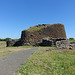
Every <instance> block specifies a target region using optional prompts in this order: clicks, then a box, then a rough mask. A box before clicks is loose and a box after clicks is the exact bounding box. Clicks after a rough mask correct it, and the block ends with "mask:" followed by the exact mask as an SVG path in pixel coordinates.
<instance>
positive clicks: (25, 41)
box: [7, 23, 66, 46]
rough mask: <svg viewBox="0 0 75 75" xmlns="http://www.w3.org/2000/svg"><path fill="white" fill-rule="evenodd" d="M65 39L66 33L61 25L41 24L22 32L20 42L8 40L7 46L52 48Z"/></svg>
mask: <svg viewBox="0 0 75 75" xmlns="http://www.w3.org/2000/svg"><path fill="white" fill-rule="evenodd" d="M45 37H46V38H45ZM48 37H49V38H48ZM65 39H66V33H65V28H64V25H63V24H60V23H56V24H42V25H36V26H33V27H30V28H29V29H27V30H23V31H22V34H21V40H20V41H16V40H8V41H7V46H26V45H27V46H28V45H40V46H52V45H56V41H60V40H65Z"/></svg>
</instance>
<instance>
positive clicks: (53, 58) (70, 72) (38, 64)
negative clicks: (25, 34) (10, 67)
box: [16, 47, 75, 75]
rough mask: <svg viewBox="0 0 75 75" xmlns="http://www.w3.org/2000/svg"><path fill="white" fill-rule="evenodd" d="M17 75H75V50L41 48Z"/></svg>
mask: <svg viewBox="0 0 75 75" xmlns="http://www.w3.org/2000/svg"><path fill="white" fill-rule="evenodd" d="M47 49H50V50H49V51H46V50H47ZM16 75H75V50H52V49H51V48H49V47H40V48H39V49H38V50H37V51H36V52H35V53H33V54H32V55H31V56H30V58H29V59H28V61H27V62H25V63H24V64H23V65H22V67H21V68H20V70H18V71H17V74H16Z"/></svg>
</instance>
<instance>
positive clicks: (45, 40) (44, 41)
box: [35, 37, 53, 46]
mask: <svg viewBox="0 0 75 75" xmlns="http://www.w3.org/2000/svg"><path fill="white" fill-rule="evenodd" d="M35 45H36V46H52V45H53V41H52V40H50V38H49V37H46V38H43V39H42V41H41V42H37V43H36V44H35Z"/></svg>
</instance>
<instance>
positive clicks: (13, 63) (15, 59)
mask: <svg viewBox="0 0 75 75" xmlns="http://www.w3.org/2000/svg"><path fill="white" fill-rule="evenodd" d="M37 49H38V48H37V47H36V48H31V49H28V50H22V51H19V52H15V53H12V54H9V55H7V56H3V57H0V75H15V72H16V71H17V70H18V69H19V68H20V67H21V64H23V63H24V62H25V61H26V60H27V58H28V57H29V56H30V55H31V54H32V53H33V52H34V51H36V50H37Z"/></svg>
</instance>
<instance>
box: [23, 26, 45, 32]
mask: <svg viewBox="0 0 75 75" xmlns="http://www.w3.org/2000/svg"><path fill="white" fill-rule="evenodd" d="M43 28H46V27H45V26H41V27H37V26H33V27H30V28H29V29H27V31H40V30H42V29H43ZM23 31H26V30H23Z"/></svg>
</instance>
